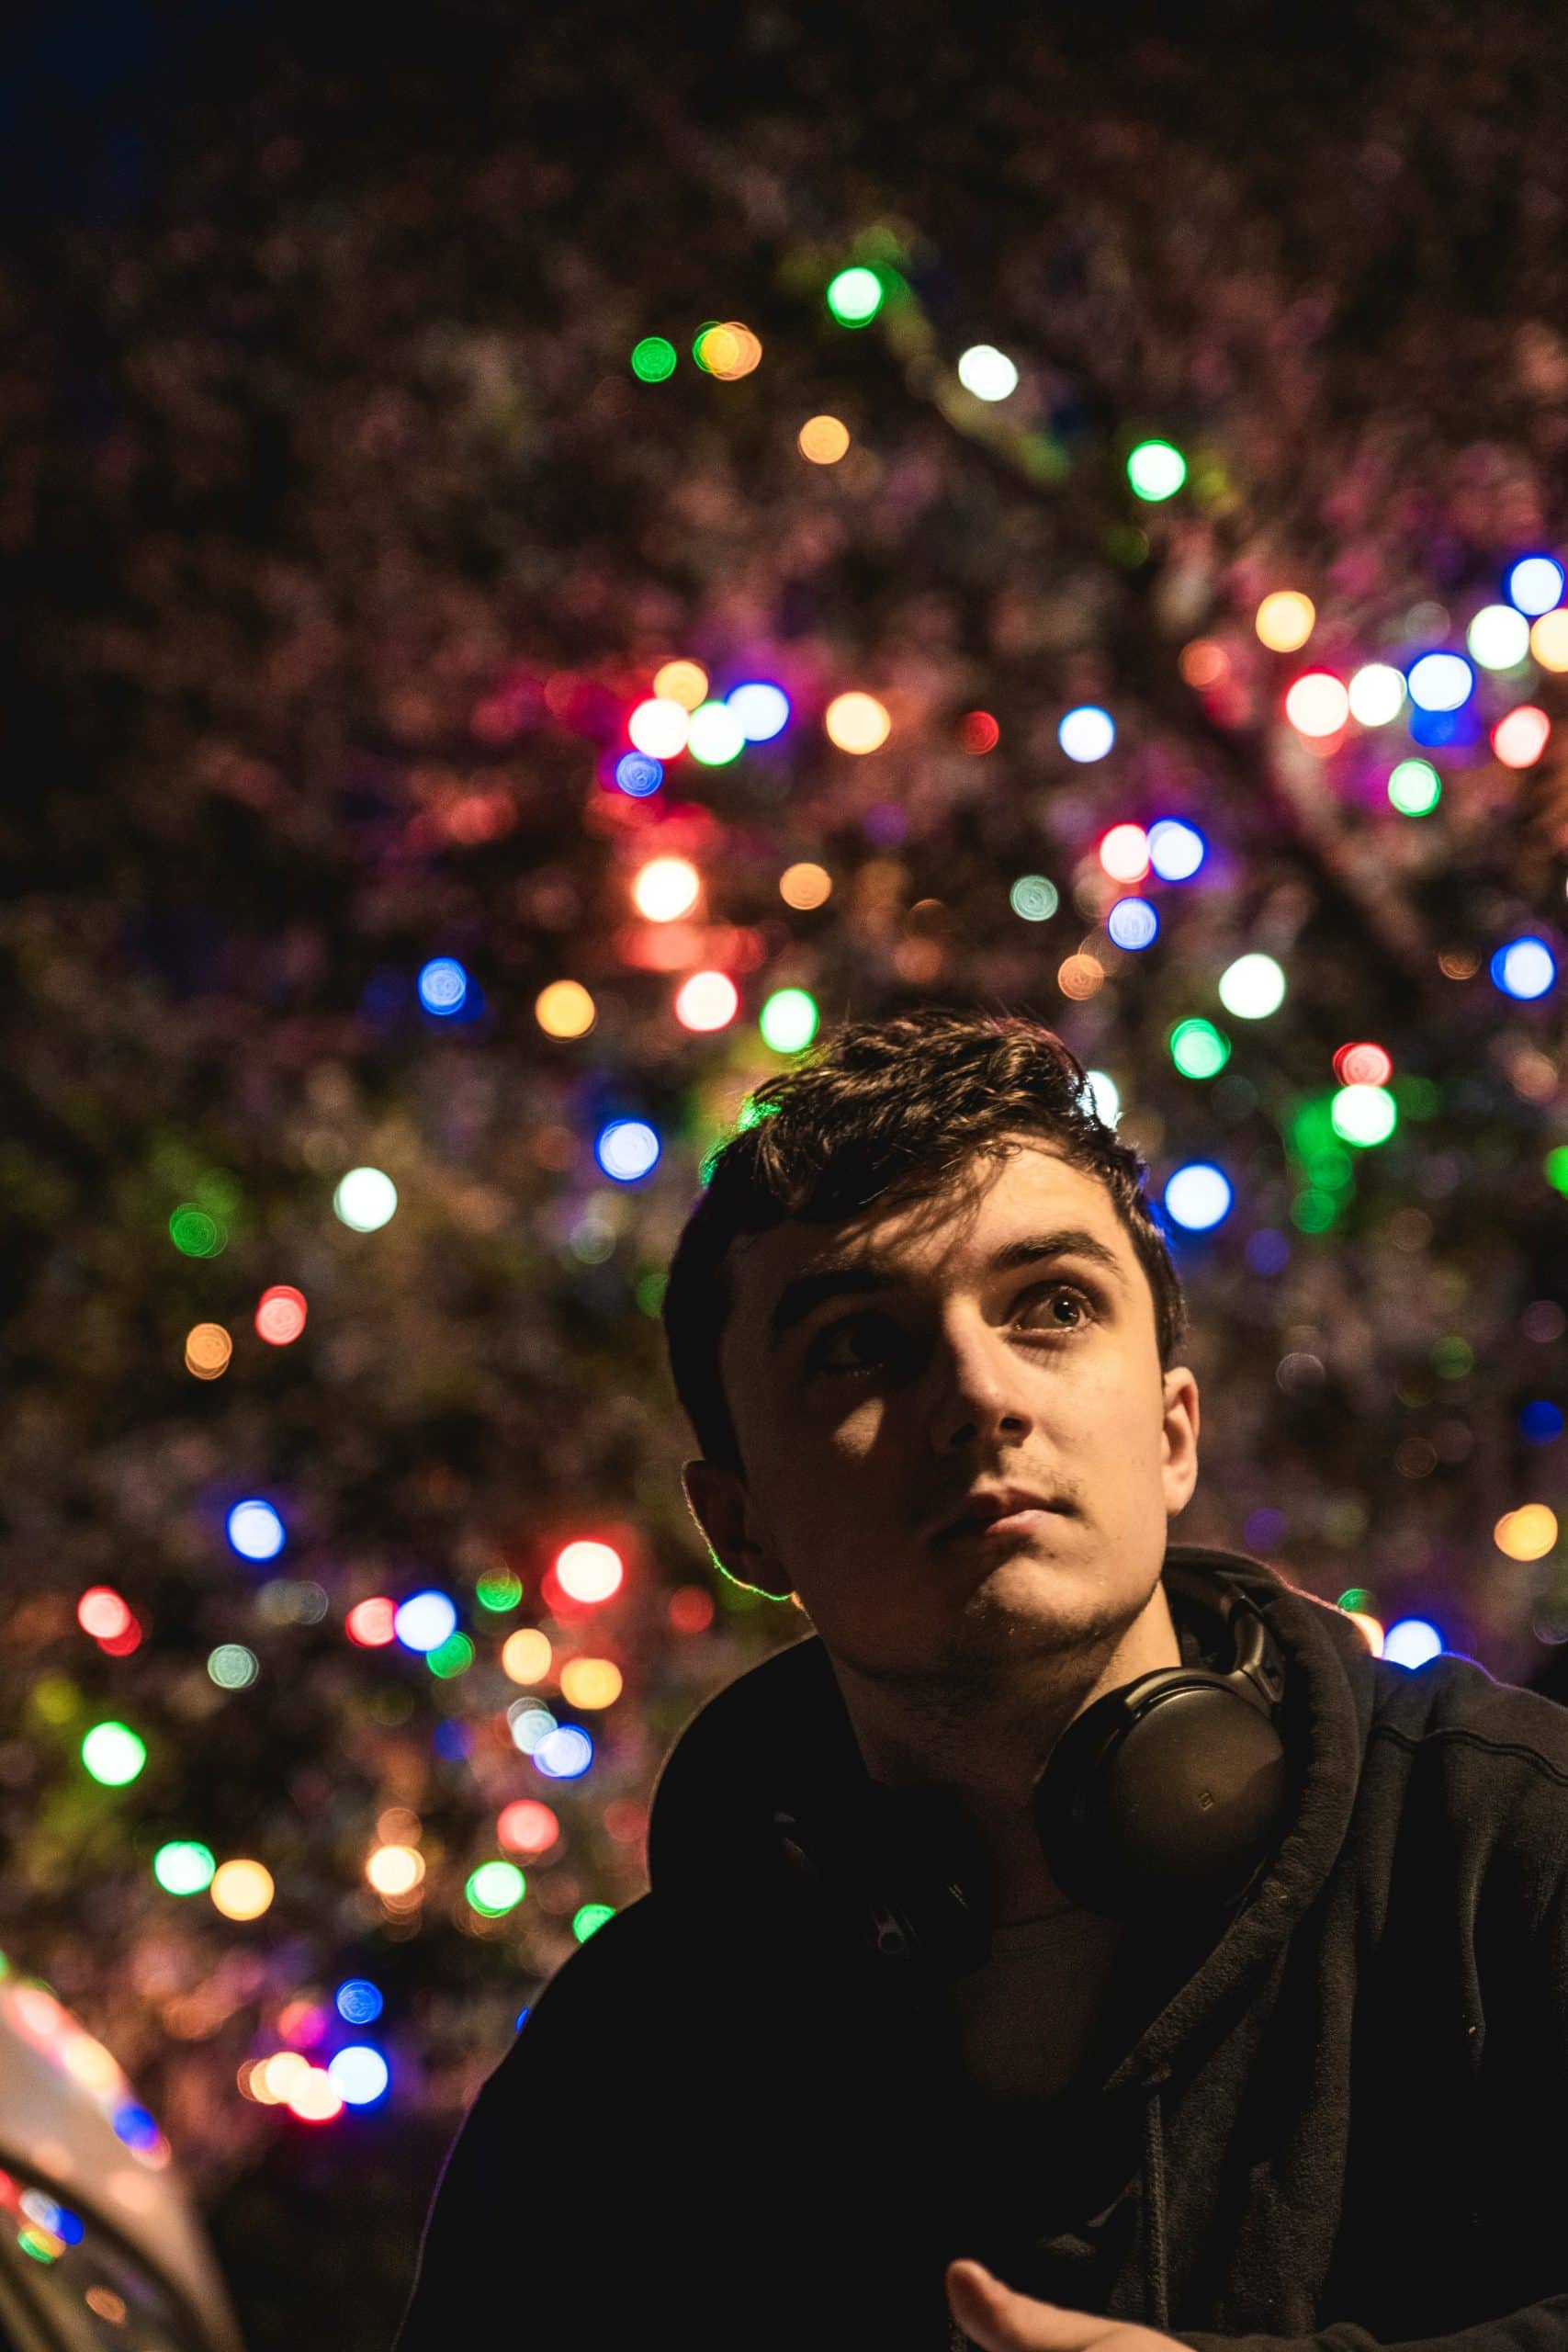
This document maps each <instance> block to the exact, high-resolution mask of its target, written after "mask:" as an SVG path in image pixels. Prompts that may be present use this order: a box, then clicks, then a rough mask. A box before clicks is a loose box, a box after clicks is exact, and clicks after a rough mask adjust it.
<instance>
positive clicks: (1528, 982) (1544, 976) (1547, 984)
mask: <svg viewBox="0 0 1568 2352" xmlns="http://www.w3.org/2000/svg"><path fill="white" fill-rule="evenodd" d="M1491 971H1492V978H1493V982H1494V985H1495V987H1496V988H1498V989H1501V990H1502V992H1503V994H1504V995H1505V996H1511V997H1517V998H1519V999H1520V1000H1522V1001H1526V1002H1529V1001H1532V1000H1533V999H1534V998H1536V997H1538V996H1544V995H1545V994H1546V992H1547V990H1548V989H1549V988H1551V984H1552V982H1553V981H1554V980H1555V979H1556V978H1557V963H1556V959H1555V957H1554V956H1553V955H1552V953H1551V948H1550V947H1549V946H1548V945H1547V944H1546V942H1545V940H1544V939H1538V938H1536V937H1535V936H1534V935H1533V934H1531V935H1530V936H1529V937H1527V938H1524V939H1510V940H1509V941H1508V942H1507V944H1506V945H1505V946H1502V947H1499V948H1498V949H1497V951H1496V953H1495V955H1494V956H1493V958H1492V964H1491Z"/></svg>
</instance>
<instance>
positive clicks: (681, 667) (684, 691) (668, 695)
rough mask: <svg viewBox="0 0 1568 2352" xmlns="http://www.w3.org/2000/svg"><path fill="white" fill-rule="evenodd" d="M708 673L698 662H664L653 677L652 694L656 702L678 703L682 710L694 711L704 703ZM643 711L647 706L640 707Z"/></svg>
mask: <svg viewBox="0 0 1568 2352" xmlns="http://www.w3.org/2000/svg"><path fill="white" fill-rule="evenodd" d="M707 691H708V673H707V672H706V671H705V669H704V668H703V665H702V663H701V662H683V661H677V662H665V664H664V666H663V668H662V669H661V670H657V671H655V673H654V677H653V694H654V699H655V701H657V702H672V703H678V704H679V705H680V707H681V708H682V710H695V709H696V708H697V706H698V705H699V704H700V703H703V702H705V701H706V699H707ZM641 707H643V708H644V709H646V708H647V705H646V704H644V705H643V706H641Z"/></svg>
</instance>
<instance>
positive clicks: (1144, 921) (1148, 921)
mask: <svg viewBox="0 0 1568 2352" xmlns="http://www.w3.org/2000/svg"><path fill="white" fill-rule="evenodd" d="M1105 928H1106V931H1107V933H1108V934H1109V935H1110V937H1111V939H1112V940H1113V941H1114V943H1115V944H1116V945H1117V946H1118V947H1124V948H1126V949H1128V950H1129V951H1130V952H1134V953H1135V952H1136V951H1137V950H1138V949H1139V948H1143V947H1152V946H1153V945H1154V943H1155V941H1156V938H1157V937H1158V936H1159V916H1158V914H1157V913H1156V910H1155V909H1154V908H1153V907H1152V906H1151V905H1150V904H1149V902H1148V900H1147V899H1117V901H1116V904H1115V905H1114V906H1113V907H1112V908H1111V912H1110V913H1109V914H1108V915H1107V916H1106V918H1105Z"/></svg>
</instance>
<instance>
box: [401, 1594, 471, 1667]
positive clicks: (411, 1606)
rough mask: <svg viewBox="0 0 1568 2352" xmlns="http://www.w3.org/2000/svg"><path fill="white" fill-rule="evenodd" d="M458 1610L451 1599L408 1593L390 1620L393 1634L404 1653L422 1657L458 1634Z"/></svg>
mask: <svg viewBox="0 0 1568 2352" xmlns="http://www.w3.org/2000/svg"><path fill="white" fill-rule="evenodd" d="M392 1631H393V1632H394V1633H395V1634H396V1635H397V1637H398V1639H399V1641H400V1642H401V1644H402V1645H403V1647H404V1649H406V1650H413V1651H415V1652H417V1653H419V1654H420V1655H422V1656H423V1655H424V1654H425V1653H427V1652H429V1651H431V1650H436V1649H439V1648H440V1646H441V1645H442V1643H443V1642H445V1641H447V1640H449V1639H450V1638H451V1636H452V1634H454V1633H455V1632H456V1631H457V1605H456V1603H455V1602H454V1601H453V1600H452V1599H451V1597H450V1596H449V1595H448V1594H446V1593H445V1592H440V1591H437V1590H435V1589H434V1588H431V1589H426V1590H425V1591H423V1592H413V1593H411V1594H410V1595H409V1597H408V1599H407V1600H405V1601H403V1602H402V1603H401V1604H400V1607H399V1609H398V1611H397V1612H396V1614H395V1615H394V1617H393V1619H392Z"/></svg>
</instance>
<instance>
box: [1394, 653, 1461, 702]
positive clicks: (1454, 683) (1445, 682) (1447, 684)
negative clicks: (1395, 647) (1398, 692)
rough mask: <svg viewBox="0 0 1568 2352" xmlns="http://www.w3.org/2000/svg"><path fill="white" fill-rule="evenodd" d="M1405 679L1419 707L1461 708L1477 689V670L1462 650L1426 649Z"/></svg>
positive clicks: (1411, 666)
mask: <svg viewBox="0 0 1568 2352" xmlns="http://www.w3.org/2000/svg"><path fill="white" fill-rule="evenodd" d="M1404 683H1405V684H1406V685H1407V686H1408V687H1409V689H1410V699H1411V701H1412V702H1413V703H1414V704H1415V705H1416V708H1417V709H1418V710H1438V711H1442V710H1458V709H1459V708H1460V707H1461V704H1463V703H1467V702H1468V701H1469V700H1470V697H1471V695H1472V694H1473V693H1474V692H1475V673H1474V671H1473V670H1472V668H1471V666H1470V663H1469V662H1467V661H1466V660H1465V658H1464V656H1463V654H1462V653H1423V654H1422V655H1421V657H1420V659H1419V660H1418V661H1416V662H1412V663H1411V665H1410V668H1409V670H1408V671H1407V672H1406V673H1405V680H1404Z"/></svg>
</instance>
